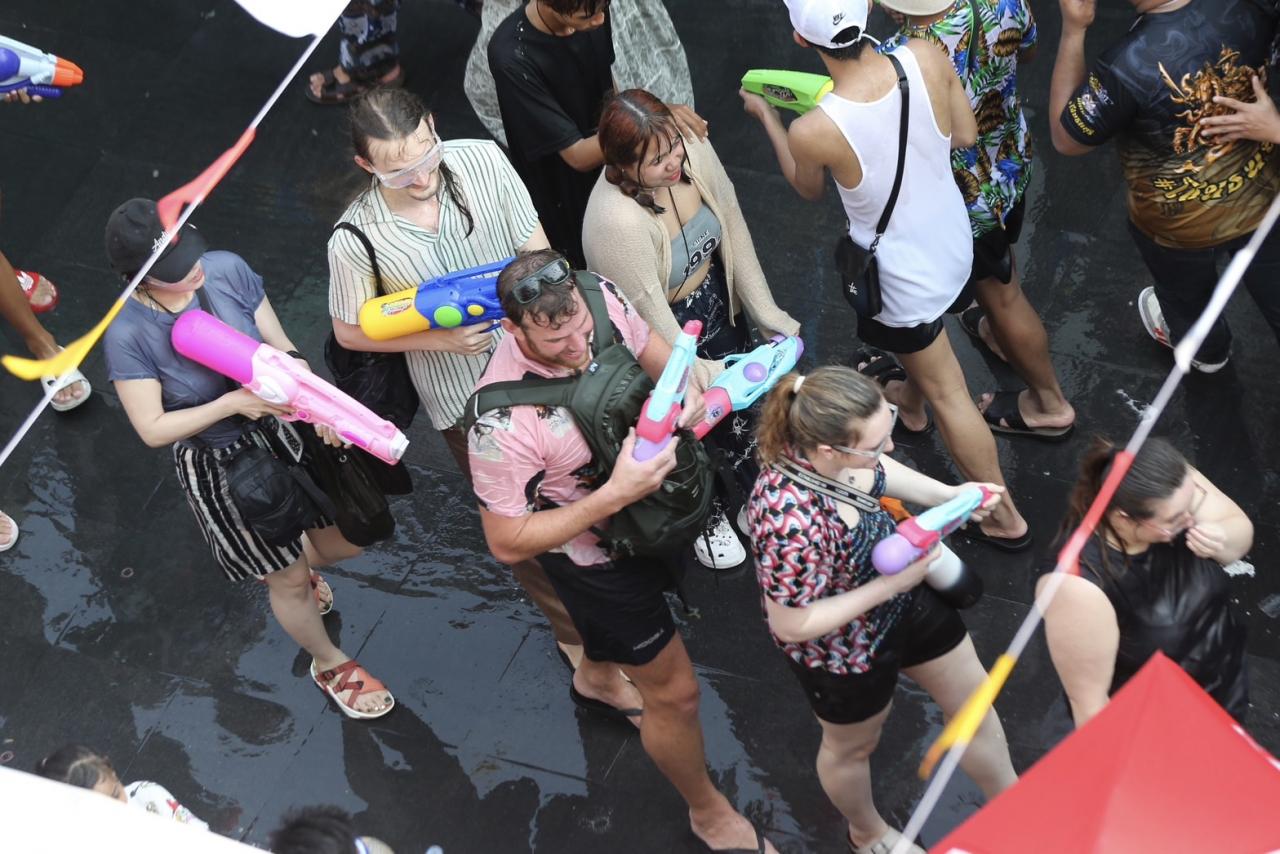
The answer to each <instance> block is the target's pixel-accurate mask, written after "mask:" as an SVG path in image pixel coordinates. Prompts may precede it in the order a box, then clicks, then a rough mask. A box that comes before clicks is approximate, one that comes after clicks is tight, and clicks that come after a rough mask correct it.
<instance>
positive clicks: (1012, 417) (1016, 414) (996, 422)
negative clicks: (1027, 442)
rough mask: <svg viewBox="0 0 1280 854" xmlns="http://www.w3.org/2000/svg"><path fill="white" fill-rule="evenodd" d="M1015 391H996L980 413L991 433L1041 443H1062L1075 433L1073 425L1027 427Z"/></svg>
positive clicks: (1017, 393)
mask: <svg viewBox="0 0 1280 854" xmlns="http://www.w3.org/2000/svg"><path fill="white" fill-rule="evenodd" d="M1019 394H1021V392H1017V391H997V392H996V393H995V395H993V396H992V398H991V404H990V405H989V406H988V407H987V408H986V410H984V411H983V413H982V419H983V420H984V421H986V422H987V426H988V427H990V428H991V432H992V433H1000V434H1003V435H1005V436H1022V437H1024V438H1027V439H1039V440H1040V441H1042V442H1062V441H1065V440H1066V439H1067V438H1069V437H1070V436H1071V434H1072V433H1073V432H1074V431H1075V429H1076V425H1075V424H1068V425H1067V426H1066V427H1028V426H1027V422H1026V421H1024V420H1023V418H1022V413H1021V412H1020V411H1019V410H1018V395H1019Z"/></svg>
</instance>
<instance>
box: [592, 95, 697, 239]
mask: <svg viewBox="0 0 1280 854" xmlns="http://www.w3.org/2000/svg"><path fill="white" fill-rule="evenodd" d="M679 138H680V130H679V129H678V128H677V127H676V121H675V118H674V117H673V116H672V115H671V110H670V109H668V108H667V105H666V104H664V103H662V101H661V100H659V99H658V98H657V97H655V96H654V95H653V94H651V93H649V92H646V91H645V90H643V89H628V90H626V91H625V92H619V93H618V94H617V95H615V96H613V97H612V98H610V99H609V102H608V103H607V104H605V106H604V112H603V113H601V114H600V129H599V135H598V136H597V139H599V141H600V151H601V152H602V153H603V154H604V179H605V180H606V181H608V182H609V183H610V184H613V185H614V186H615V187H617V188H618V189H619V190H621V191H622V193H623V195H625V196H630V197H631V198H633V199H635V200H636V204H638V205H640V206H641V207H644V208H648V209H649V210H651V211H653V212H654V213H658V214H660V213H663V211H664V208H662V207H660V206H659V205H658V204H657V202H655V201H654V199H653V192H652V191H651V190H650V189H648V188H646V187H644V186H643V185H642V184H640V183H639V182H638V181H636V180H635V179H633V178H632V177H631V176H630V175H628V174H627V172H626V171H625V170H626V168H627V167H629V166H636V167H637V174H639V169H640V168H641V167H642V166H643V164H644V162H645V161H646V160H648V159H649V154H650V152H651V151H653V150H654V147H655V146H657V147H658V149H659V150H661V147H662V146H664V145H670V144H673V143H674V141H675V140H676V139H679ZM680 180H682V181H684V182H686V183H688V182H689V180H690V179H689V174H688V170H685V174H684V175H682V176H681V179H680Z"/></svg>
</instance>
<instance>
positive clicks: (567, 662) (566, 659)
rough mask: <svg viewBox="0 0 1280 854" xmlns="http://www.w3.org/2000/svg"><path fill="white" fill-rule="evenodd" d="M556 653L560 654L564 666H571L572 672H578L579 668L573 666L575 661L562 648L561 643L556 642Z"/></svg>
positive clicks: (570, 670)
mask: <svg viewBox="0 0 1280 854" xmlns="http://www.w3.org/2000/svg"><path fill="white" fill-rule="evenodd" d="M556 655H558V656H560V660H561V661H563V662H564V666H565V667H567V668H569V672H570V673H577V672H578V669H577V668H576V667H574V666H573V662H572V661H570V660H569V656H568V655H567V654H565V651H564V650H563V649H561V648H560V644H556Z"/></svg>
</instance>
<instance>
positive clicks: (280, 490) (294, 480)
mask: <svg viewBox="0 0 1280 854" xmlns="http://www.w3.org/2000/svg"><path fill="white" fill-rule="evenodd" d="M196 298H197V299H198V300H199V302H200V307H201V308H202V309H204V310H205V311H206V312H208V313H209V314H211V315H213V316H214V317H217V316H218V315H217V313H215V312H214V310H213V307H212V306H211V305H210V304H209V297H208V295H207V294H205V292H204V290H203V289H200V290H197V291H196ZM223 379H224V380H226V383H227V390H228V391H235V390H237V389H238V388H239V386H238V385H236V383H235V382H233V381H232V380H230V379H228V378H226V377H224V378H223ZM269 417H270V416H269ZM233 420H234V421H238V422H240V423H241V424H242V425H243V426H242V434H243V435H244V436H245V437H249V436H250V434H252V433H254V432H257V433H260V434H261V436H262V437H263V439H265V444H267V445H268V446H270V450H268V448H264V447H262V445H259V444H258V443H257V442H255V441H253V439H252V438H250V439H249V441H247V442H245V443H244V445H243V446H241V447H240V448H239V449H238V450H236V452H235V453H233V454H232V455H231V456H229V457H227V458H226V459H224V460H222V463H221V467H222V471H223V474H224V475H225V476H226V478H227V490H228V492H229V493H230V495H231V503H232V504H234V505H235V506H236V509H237V510H238V511H240V517H241V518H242V519H243V520H244V523H245V524H246V525H248V526H249V527H250V528H251V529H252V530H253V532H254V533H256V534H257V535H258V536H259V537H261V538H262V539H263V541H264V542H266V543H267V544H269V545H272V546H284V545H287V544H289V543H290V542H292V541H293V540H296V539H297V538H298V536H299V535H300V534H301V533H302V532H303V531H305V530H307V529H308V528H313V527H315V525H316V523H317V522H319V521H320V518H321V516H322V515H327V516H328V517H329V518H331V519H332V518H333V517H334V515H335V510H334V506H333V502H332V501H331V500H330V499H329V496H328V495H326V494H325V493H324V492H323V491H322V490H321V489H320V487H318V486H317V485H316V482H315V481H314V480H313V479H312V478H311V474H310V473H309V472H308V471H307V469H306V468H305V466H304V465H303V462H302V461H303V460H305V459H306V457H305V453H304V451H303V449H299V453H298V460H296V461H295V459H294V458H293V455H292V454H290V453H289V452H288V451H287V449H285V448H281V447H280V445H281V443H282V440H281V438H280V437H279V436H277V435H273V434H274V432H275V431H274V430H271V429H268V428H266V427H265V425H264V423H263V422H264V421H266V419H265V418H263V419H259V420H257V421H251V420H249V419H248V418H245V417H244V416H242V415H236V416H233ZM196 441H199V440H196Z"/></svg>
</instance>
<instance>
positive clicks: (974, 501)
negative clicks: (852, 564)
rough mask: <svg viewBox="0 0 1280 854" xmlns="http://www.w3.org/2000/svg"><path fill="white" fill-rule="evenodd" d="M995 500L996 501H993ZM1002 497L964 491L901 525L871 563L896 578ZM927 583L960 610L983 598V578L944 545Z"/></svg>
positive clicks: (874, 552) (978, 489) (883, 542)
mask: <svg viewBox="0 0 1280 854" xmlns="http://www.w3.org/2000/svg"><path fill="white" fill-rule="evenodd" d="M993 498H994V499H995V500H992V499H993ZM1000 498H1001V494H1000V493H999V492H995V491H993V490H992V489H989V488H988V487H987V486H986V485H978V486H974V487H972V488H970V489H965V490H963V491H962V492H961V493H960V494H959V495H957V496H956V497H955V498H952V499H951V500H950V501H948V502H946V503H944V504H939V505H938V506H937V507H934V508H932V509H930V510H926V511H925V512H923V513H921V514H920V515H919V516H913V517H910V518H907V519H904V520H902V521H901V522H899V523H898V530H897V531H896V532H895V533H893V534H890V535H889V536H887V537H885V538H884V539H883V540H881V541H880V542H878V543H876V545H875V548H874V549H872V550H871V563H872V565H873V566H875V568H876V570H877V571H878V572H880V573H881V574H882V575H893V574H895V573H899V572H901V571H902V570H904V569H906V568H907V567H908V566H910V565H911V564H913V563H915V562H916V561H917V560H919V559H920V558H922V557H924V556H925V555H926V554H928V553H929V551H930V550H931V549H932V548H933V547H934V546H936V545H939V544H941V543H942V538H943V537H945V536H947V535H948V534H950V533H951V532H953V531H954V530H955V529H956V528H959V527H960V526H961V525H963V524H964V523H965V522H966V521H968V520H969V517H970V516H972V515H973V514H974V513H975V512H977V511H979V510H989V509H991V507H994V506H995V504H996V503H997V502H998V501H999V500H1000ZM925 580H926V581H927V582H928V583H929V586H930V587H932V588H933V589H935V590H937V591H938V593H939V594H941V595H942V597H943V598H944V599H946V600H947V601H949V602H951V604H952V605H953V606H955V607H957V608H967V607H969V606H970V605H972V604H973V603H974V602H977V601H978V598H979V597H980V596H981V595H982V579H981V577H979V576H978V575H977V573H975V572H973V571H972V570H971V569H969V567H967V566H966V565H965V563H964V561H962V560H960V558H959V557H957V556H956V554H955V552H953V551H951V549H949V548H947V547H946V545H945V544H943V545H942V554H941V555H940V556H939V557H938V559H937V560H935V561H934V562H933V564H932V565H931V566H930V567H929V574H928V575H927V576H926V578H925Z"/></svg>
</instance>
